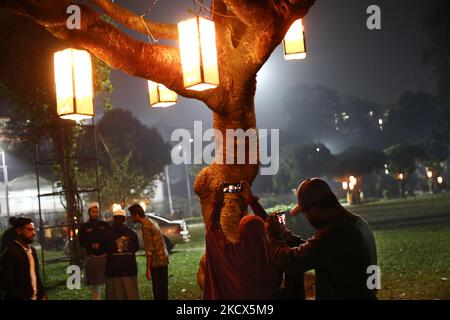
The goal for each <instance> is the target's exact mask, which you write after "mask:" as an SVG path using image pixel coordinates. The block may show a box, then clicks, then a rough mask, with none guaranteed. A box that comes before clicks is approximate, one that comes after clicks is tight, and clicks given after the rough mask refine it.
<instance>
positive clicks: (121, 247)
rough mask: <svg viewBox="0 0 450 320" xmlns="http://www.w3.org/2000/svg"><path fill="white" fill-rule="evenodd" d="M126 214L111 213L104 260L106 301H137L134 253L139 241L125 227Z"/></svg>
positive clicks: (136, 271) (135, 235)
mask: <svg viewBox="0 0 450 320" xmlns="http://www.w3.org/2000/svg"><path fill="white" fill-rule="evenodd" d="M125 221H126V213H125V211H124V210H122V209H119V210H116V211H114V212H113V223H112V226H111V228H110V230H109V231H108V237H107V246H106V247H107V252H108V256H107V259H106V299H107V300H139V288H138V281H137V274H138V268H137V263H136V255H135V253H136V251H137V250H138V249H139V240H138V236H137V234H136V232H134V231H133V230H132V229H130V228H129V227H127V226H126V225H125Z"/></svg>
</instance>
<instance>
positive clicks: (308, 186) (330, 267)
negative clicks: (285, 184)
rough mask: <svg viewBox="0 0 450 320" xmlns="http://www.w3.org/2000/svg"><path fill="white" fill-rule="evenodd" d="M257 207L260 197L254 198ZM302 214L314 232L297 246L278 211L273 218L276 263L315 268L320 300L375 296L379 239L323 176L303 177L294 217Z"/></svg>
mask: <svg viewBox="0 0 450 320" xmlns="http://www.w3.org/2000/svg"><path fill="white" fill-rule="evenodd" d="M250 201H251V202H253V205H255V204H257V199H256V198H255V197H253V199H252V200H250ZM300 212H302V213H303V214H304V215H305V216H306V219H307V220H308V222H309V223H310V224H311V226H312V227H314V228H315V229H316V232H315V234H314V236H313V237H312V238H310V239H308V240H306V242H305V243H302V244H299V245H298V246H296V247H291V246H290V245H289V244H288V242H287V240H286V237H285V236H284V233H285V231H286V229H285V228H284V227H282V226H281V225H280V223H279V221H278V218H277V217H276V216H275V215H270V216H269V217H268V219H267V221H268V223H269V225H268V233H269V239H270V248H271V253H272V256H273V257H274V260H275V263H276V264H277V265H278V266H279V268H280V269H281V270H283V271H285V272H288V273H290V274H296V273H297V274H303V273H304V272H306V271H308V270H312V269H314V270H315V274H316V299H317V300H324V299H326V300H330V299H331V300H337V299H351V300H358V299H364V300H375V299H377V297H376V290H375V289H374V288H372V286H370V287H369V285H368V280H369V277H370V276H371V275H372V274H371V273H369V272H368V270H369V267H376V265H377V251H376V244H375V238H374V236H373V233H372V231H371V230H370V227H369V225H368V224H367V222H366V221H364V220H363V219H362V218H361V217H360V216H358V215H355V214H353V213H351V212H349V211H348V210H346V209H345V208H344V207H342V205H341V204H340V203H339V201H338V200H337V198H336V195H335V194H334V193H333V191H332V190H331V188H330V186H329V185H328V184H327V183H326V182H325V181H324V180H322V179H319V178H312V179H306V180H304V181H302V182H301V183H300V185H299V187H298V190H297V205H296V206H295V207H294V208H293V209H292V211H291V215H296V214H298V213H300Z"/></svg>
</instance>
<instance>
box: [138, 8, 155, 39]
mask: <svg viewBox="0 0 450 320" xmlns="http://www.w3.org/2000/svg"><path fill="white" fill-rule="evenodd" d="M146 14H147V13H144V14H143V15H142V16H141V21H142V23H143V24H144V26H145V29H146V30H147V38H148V42H149V43H150V44H154V43H158V42H159V41H158V39H156V38H155V37H154V36H153V34H152V33H151V32H150V30H149V29H148V27H147V24H146V23H145V21H144V16H145V15H146ZM150 37H151V39H150Z"/></svg>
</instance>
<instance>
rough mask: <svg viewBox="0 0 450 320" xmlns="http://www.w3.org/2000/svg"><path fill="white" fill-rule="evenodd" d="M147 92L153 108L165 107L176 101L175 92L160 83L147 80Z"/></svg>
mask: <svg viewBox="0 0 450 320" xmlns="http://www.w3.org/2000/svg"><path fill="white" fill-rule="evenodd" d="M148 94H149V97H150V104H151V105H152V107H154V108H166V107H169V106H172V105H174V104H176V103H177V94H176V92H174V91H172V90H170V89H168V88H167V87H166V86H165V85H163V84H161V83H156V82H153V81H150V80H148Z"/></svg>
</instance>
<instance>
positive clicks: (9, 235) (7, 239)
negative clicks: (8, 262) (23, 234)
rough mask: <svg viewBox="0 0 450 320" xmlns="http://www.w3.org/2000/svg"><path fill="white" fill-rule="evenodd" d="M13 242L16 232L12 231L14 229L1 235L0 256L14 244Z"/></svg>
mask: <svg viewBox="0 0 450 320" xmlns="http://www.w3.org/2000/svg"><path fill="white" fill-rule="evenodd" d="M14 240H16V230H14V228H12V227H11V228H9V229H7V230H5V232H3V235H2V246H1V249H0V254H1V253H3V252H5V250H6V249H8V247H9V246H10V245H11V244H13V243H14Z"/></svg>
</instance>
